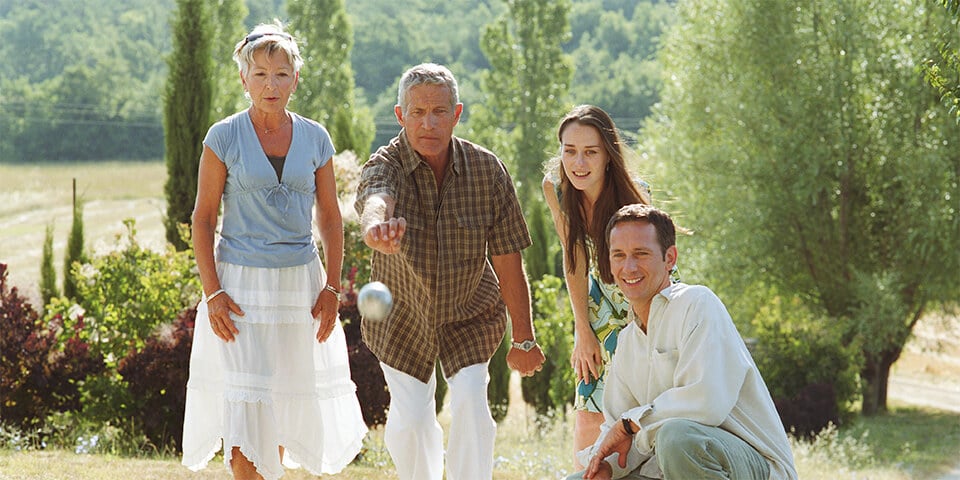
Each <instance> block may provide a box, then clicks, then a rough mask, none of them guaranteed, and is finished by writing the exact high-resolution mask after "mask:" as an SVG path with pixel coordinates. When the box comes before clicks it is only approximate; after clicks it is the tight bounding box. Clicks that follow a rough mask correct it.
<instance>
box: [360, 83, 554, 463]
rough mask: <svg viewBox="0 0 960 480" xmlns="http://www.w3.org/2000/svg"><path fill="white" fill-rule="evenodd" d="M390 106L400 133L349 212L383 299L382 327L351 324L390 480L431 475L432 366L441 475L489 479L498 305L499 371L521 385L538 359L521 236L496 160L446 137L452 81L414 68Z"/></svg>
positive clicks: (434, 454) (513, 200) (453, 99)
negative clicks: (380, 381)
mask: <svg viewBox="0 0 960 480" xmlns="http://www.w3.org/2000/svg"><path fill="white" fill-rule="evenodd" d="M397 100H398V101H397V106H396V107H395V108H394V113H395V114H396V116H397V121H398V122H399V124H400V126H401V127H403V128H402V130H401V131H400V133H399V135H397V136H396V137H395V138H394V139H393V140H391V141H390V143H389V144H388V145H387V146H384V147H381V148H380V149H379V150H377V151H376V152H375V153H374V154H373V155H371V156H370V160H369V161H368V162H367V163H366V164H365V165H364V167H363V172H362V176H361V181H360V185H359V186H358V187H357V200H356V204H355V207H356V209H357V212H358V213H359V214H360V219H361V225H362V226H361V228H363V232H364V234H363V240H364V243H366V245H367V246H369V247H370V248H372V249H373V250H374V253H373V259H372V262H371V263H372V267H373V271H372V274H371V277H372V278H373V279H374V280H379V281H381V282H383V283H385V284H386V285H387V286H388V287H389V288H390V289H391V290H392V293H393V297H394V302H395V303H394V307H393V310H392V311H391V313H390V315H389V316H388V317H387V319H386V320H385V321H378V322H374V321H365V322H363V323H362V331H363V337H364V340H365V341H366V343H367V345H368V346H369V347H370V350H371V351H373V353H374V354H375V355H376V356H377V358H378V359H379V360H380V362H381V363H380V365H381V367H382V369H383V372H384V377H385V378H386V381H387V386H388V388H389V389H390V410H389V412H388V414H387V422H386V431H385V441H386V445H387V450H389V452H390V455H391V457H392V458H393V461H394V464H395V465H396V467H397V473H398V474H399V476H400V478H401V479H404V480H408V479H416V480H422V479H436V480H440V479H441V478H442V477H443V432H442V430H441V428H440V425H439V423H437V419H436V413H435V412H436V406H435V402H434V392H435V390H436V379H435V378H434V372H435V366H436V362H437V359H439V360H440V364H441V366H442V368H443V373H444V376H445V377H446V379H447V383H448V384H449V387H450V396H451V402H450V405H451V425H450V432H449V440H448V443H447V478H448V479H450V480H462V479H485V480H489V479H490V478H492V476H493V443H494V437H495V435H496V423H495V422H494V421H493V418H492V416H491V415H490V409H489V407H488V405H487V383H488V381H489V375H488V373H487V366H488V363H489V361H490V358H491V357H492V356H493V353H494V352H495V351H496V349H497V346H498V345H499V343H500V340H501V339H502V338H503V335H504V331H505V329H506V317H505V314H506V312H505V310H504V306H506V310H507V311H509V313H510V318H511V320H512V327H513V328H512V334H513V348H512V349H511V350H510V352H509V353H508V354H507V363H508V364H509V365H510V367H511V368H513V369H515V370H517V371H519V372H520V373H521V374H522V375H532V374H533V373H534V372H536V371H538V370H539V369H540V366H541V364H542V363H543V361H544V357H543V353H542V352H541V351H540V348H539V347H538V346H537V344H536V341H535V338H534V332H533V322H532V319H531V316H530V287H529V285H528V284H527V280H526V274H525V273H524V268H523V260H522V257H521V255H520V251H521V250H522V249H524V248H526V247H527V246H529V245H530V243H531V242H530V235H529V233H528V232H527V227H526V223H525V221H524V219H523V215H522V212H521V209H520V205H519V203H518V202H517V196H516V191H515V190H514V187H513V182H512V181H511V179H510V175H509V174H508V173H507V170H506V168H505V167H504V165H503V163H502V162H501V161H500V160H499V159H498V158H497V157H496V156H495V155H494V154H493V153H491V152H489V151H488V150H486V149H484V148H482V147H480V146H477V145H475V144H472V143H470V142H468V141H466V140H463V139H460V138H457V137H455V136H454V135H453V128H454V126H456V124H457V122H459V120H460V114H461V113H462V112H463V104H461V103H460V102H459V95H458V87H457V81H456V79H455V78H454V77H453V74H452V73H450V71H449V70H448V69H447V68H445V67H442V66H440V65H435V64H423V65H418V66H416V67H413V68H411V69H410V70H408V71H407V72H405V73H404V74H403V76H402V77H401V79H400V87H399V93H398V98H397ZM487 255H489V256H490V260H489V261H488V260H487ZM491 263H492V267H491Z"/></svg>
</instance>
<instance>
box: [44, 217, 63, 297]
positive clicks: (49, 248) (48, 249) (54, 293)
mask: <svg viewBox="0 0 960 480" xmlns="http://www.w3.org/2000/svg"><path fill="white" fill-rule="evenodd" d="M40 296H41V297H42V298H43V304H44V305H49V304H50V299H52V298H54V297H58V296H60V292H59V291H58V290H57V270H56V269H55V268H53V224H52V223H51V224H49V225H47V233H46V235H45V236H44V238H43V259H42V260H41V263H40Z"/></svg>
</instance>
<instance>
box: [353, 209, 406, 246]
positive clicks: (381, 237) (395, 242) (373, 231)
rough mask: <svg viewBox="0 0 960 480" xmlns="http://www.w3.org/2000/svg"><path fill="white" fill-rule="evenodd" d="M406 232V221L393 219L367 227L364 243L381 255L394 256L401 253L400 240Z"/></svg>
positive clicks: (364, 233)
mask: <svg viewBox="0 0 960 480" xmlns="http://www.w3.org/2000/svg"><path fill="white" fill-rule="evenodd" d="M406 231H407V220H406V219H404V218H403V217H400V218H391V219H389V220H387V221H385V222H381V223H374V224H373V225H370V226H369V227H367V230H366V231H364V232H363V243H365V244H366V245H367V246H368V247H370V248H372V249H374V250H376V251H378V252H380V253H384V254H387V255H392V254H394V253H398V252H399V251H400V239H402V238H403V234H404V232H406Z"/></svg>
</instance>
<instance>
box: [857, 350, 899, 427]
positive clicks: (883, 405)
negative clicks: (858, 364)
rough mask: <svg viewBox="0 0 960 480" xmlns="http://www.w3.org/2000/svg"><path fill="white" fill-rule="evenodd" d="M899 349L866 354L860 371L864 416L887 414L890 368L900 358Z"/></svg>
mask: <svg viewBox="0 0 960 480" xmlns="http://www.w3.org/2000/svg"><path fill="white" fill-rule="evenodd" d="M900 351H901V349H896V350H894V351H891V350H887V351H883V352H880V353H874V354H870V353H868V354H866V355H865V357H866V361H865V362H864V365H863V369H862V370H861V371H860V379H861V381H862V382H863V386H862V387H861V393H862V395H863V407H862V409H861V412H862V413H863V414H864V415H877V414H881V413H886V412H887V386H888V384H889V380H890V367H892V366H893V363H894V362H896V361H897V358H900Z"/></svg>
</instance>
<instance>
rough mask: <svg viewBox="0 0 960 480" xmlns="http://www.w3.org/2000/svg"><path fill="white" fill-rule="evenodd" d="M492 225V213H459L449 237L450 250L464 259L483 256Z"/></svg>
mask: <svg viewBox="0 0 960 480" xmlns="http://www.w3.org/2000/svg"><path fill="white" fill-rule="evenodd" d="M492 227H493V215H484V214H477V215H459V216H457V223H456V226H455V228H454V229H453V232H452V233H453V235H452V236H451V238H450V239H449V241H450V246H451V247H452V248H451V249H450V250H452V251H456V252H457V256H459V257H461V258H464V259H476V258H483V257H484V256H486V254H487V236H488V235H489V232H490V229H491V228H492Z"/></svg>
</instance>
